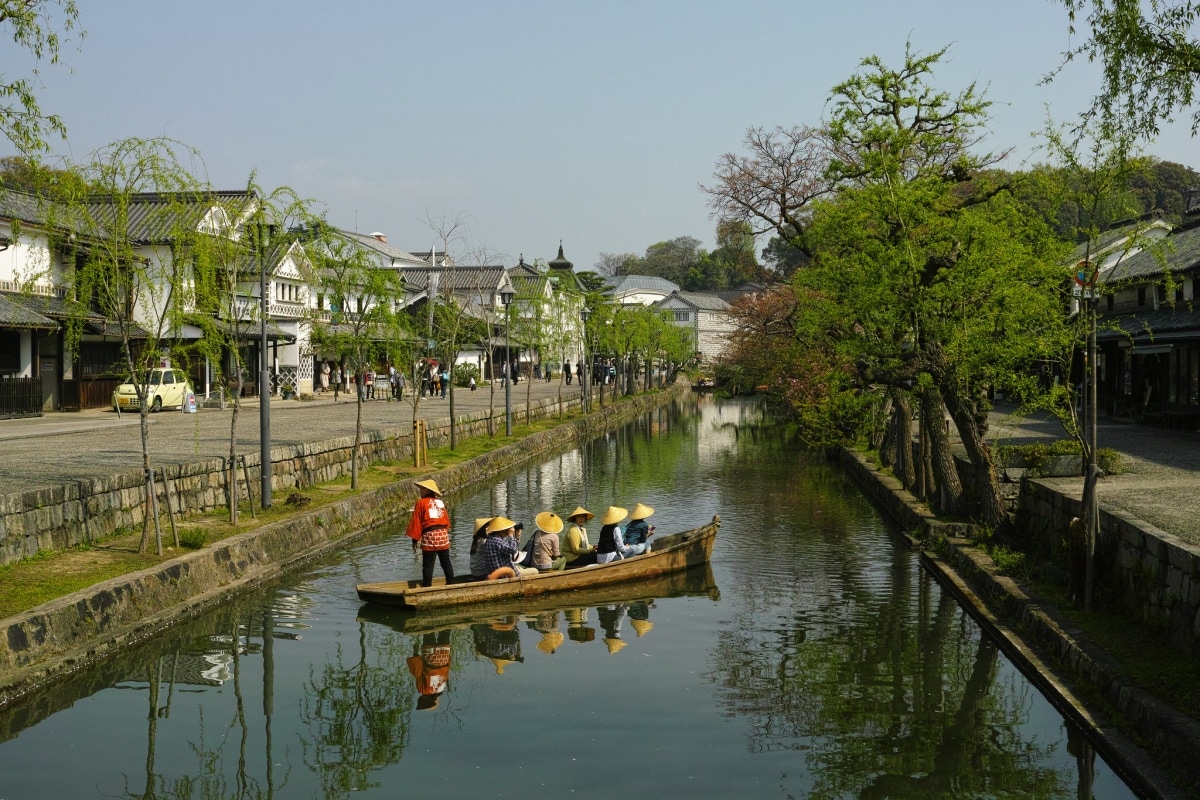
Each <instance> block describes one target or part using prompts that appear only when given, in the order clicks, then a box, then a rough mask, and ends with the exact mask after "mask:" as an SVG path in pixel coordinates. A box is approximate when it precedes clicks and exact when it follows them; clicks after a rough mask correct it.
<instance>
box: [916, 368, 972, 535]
mask: <svg viewBox="0 0 1200 800" xmlns="http://www.w3.org/2000/svg"><path fill="white" fill-rule="evenodd" d="M945 409H946V406H945V404H944V403H943V402H942V396H941V394H940V393H939V392H938V390H937V389H936V388H934V387H930V388H929V389H926V390H925V391H924V392H922V394H921V418H922V419H923V420H924V421H925V426H924V430H925V434H926V437H927V439H928V441H929V459H930V462H931V463H930V466H931V467H932V469H933V477H934V481H935V482H936V484H937V502H936V503H935V507H936V508H938V509H940V510H942V511H946V512H949V513H951V514H957V513H960V512H962V510H963V508H962V505H963V487H962V481H960V480H959V478H958V467H957V466H955V463H954V452H953V451H952V450H951V447H950V435H949V433H948V432H947V431H946V424H945ZM930 494H931V495H932V494H934V492H933V491H930Z"/></svg>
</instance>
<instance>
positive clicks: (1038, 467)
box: [995, 439, 1124, 476]
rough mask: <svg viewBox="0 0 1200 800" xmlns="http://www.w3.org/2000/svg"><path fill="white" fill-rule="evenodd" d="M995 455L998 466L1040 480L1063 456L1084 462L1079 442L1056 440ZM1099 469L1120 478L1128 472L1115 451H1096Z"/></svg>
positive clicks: (999, 448) (1004, 447)
mask: <svg viewBox="0 0 1200 800" xmlns="http://www.w3.org/2000/svg"><path fill="white" fill-rule="evenodd" d="M995 453H996V463H997V464H1001V465H1004V466H1011V467H1023V468H1024V469H1026V470H1027V471H1028V473H1029V474H1030V475H1032V476H1038V475H1041V474H1043V473H1044V472H1045V470H1046V468H1047V466H1048V465H1049V464H1050V462H1051V461H1052V460H1053V459H1056V458H1059V457H1062V456H1074V457H1076V458H1082V457H1083V456H1082V453H1083V448H1082V446H1081V445H1080V443H1079V442H1078V441H1077V440H1075V439H1055V440H1054V441H1052V442H1033V443H1030V444H1019V445H1018V444H1003V445H999V446H997V447H996V448H995ZM1096 465H1097V466H1098V467H1099V468H1100V469H1101V470H1103V471H1104V474H1106V475H1119V474H1121V473H1122V472H1124V462H1123V457H1122V456H1121V453H1120V452H1119V451H1117V450H1114V449H1112V448H1111V447H1101V448H1099V449H1097V450H1096Z"/></svg>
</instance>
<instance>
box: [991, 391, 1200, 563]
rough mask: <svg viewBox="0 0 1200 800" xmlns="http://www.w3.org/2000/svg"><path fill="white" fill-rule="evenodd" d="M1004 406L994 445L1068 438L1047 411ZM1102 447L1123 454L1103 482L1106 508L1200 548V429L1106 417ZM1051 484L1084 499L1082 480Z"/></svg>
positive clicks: (994, 417) (994, 425)
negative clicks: (1017, 410) (1021, 411)
mask: <svg viewBox="0 0 1200 800" xmlns="http://www.w3.org/2000/svg"><path fill="white" fill-rule="evenodd" d="M1014 410H1015V408H1014V407H1013V406H1010V405H1005V404H998V405H997V407H996V408H995V409H994V410H993V411H992V414H991V418H990V420H989V425H990V430H989V439H990V441H991V442H992V444H993V445H1004V444H1029V443H1032V442H1038V441H1045V442H1050V441H1053V440H1056V439H1062V438H1065V437H1066V434H1065V432H1064V431H1063V428H1062V425H1061V424H1060V423H1059V422H1058V421H1057V420H1055V419H1053V418H1051V417H1049V416H1047V415H1042V414H1035V415H1029V416H1020V415H1016V414H1014V413H1013V412H1014ZM1097 438H1098V439H1099V442H1100V447H1101V448H1111V449H1113V450H1116V451H1117V452H1119V453H1120V454H1121V464H1122V467H1121V471H1120V473H1119V474H1116V475H1106V476H1104V477H1103V478H1101V479H1100V481H1099V483H1098V484H1097V492H1098V497H1099V500H1100V503H1101V505H1102V506H1104V507H1107V508H1108V509H1109V510H1113V511H1117V512H1120V513H1122V514H1124V515H1125V516H1129V517H1134V518H1136V519H1140V520H1143V521H1145V522H1148V523H1150V524H1151V525H1153V526H1154V527H1156V528H1158V529H1160V530H1162V531H1165V532H1166V533H1169V534H1172V535H1173V536H1176V537H1178V538H1179V539H1180V540H1182V541H1184V542H1187V543H1188V544H1191V545H1193V546H1200V433H1195V432H1191V431H1174V430H1164V429H1161V428H1153V427H1150V426H1147V425H1141V424H1135V423H1132V422H1129V421H1127V420H1119V419H1111V418H1101V419H1100V420H1099V422H1098V423H1097ZM1042 482H1043V483H1045V484H1046V485H1047V486H1049V487H1050V488H1052V489H1054V490H1056V491H1058V492H1061V493H1062V494H1064V495H1069V496H1072V497H1080V496H1081V495H1082V494H1083V479H1082V478H1046V479H1043V480H1042Z"/></svg>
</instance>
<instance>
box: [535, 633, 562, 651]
mask: <svg viewBox="0 0 1200 800" xmlns="http://www.w3.org/2000/svg"><path fill="white" fill-rule="evenodd" d="M565 639H566V637H565V636H563V635H562V633H560V632H559V631H550V632H549V633H543V634H542V640H541V641H540V642H538V643H537V649H538V650H541V651H542V652H543V653H546V654H547V655H551V654H553V653H554V651H555V650H557V649H558V648H560V647H562V643H563V641H564V640H565Z"/></svg>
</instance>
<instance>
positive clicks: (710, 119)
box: [39, 0, 1200, 270]
mask: <svg viewBox="0 0 1200 800" xmlns="http://www.w3.org/2000/svg"><path fill="white" fill-rule="evenodd" d="M79 4H80V14H81V24H82V27H83V28H84V29H85V30H87V32H88V35H87V37H86V38H85V39H84V40H83V41H82V42H81V43H80V44H79V46H78V49H76V48H75V47H72V48H70V49H68V51H67V52H66V53H65V54H64V62H66V64H67V65H68V67H69V69H63V68H60V67H47V68H45V69H44V70H43V80H44V86H43V87H42V88H41V89H40V95H39V96H40V97H41V99H42V103H43V107H44V109H46V110H47V111H51V112H54V113H58V114H60V115H61V116H62V117H63V119H64V121H65V122H66V124H67V126H68V130H69V134H68V140H67V141H66V142H55V143H53V144H54V147H55V150H56V152H57V153H58V154H67V155H69V156H71V157H72V158H74V159H76V160H83V159H85V158H86V156H87V155H88V153H89V152H91V151H92V150H94V149H95V148H97V147H99V146H101V145H104V144H106V143H108V142H111V141H114V140H116V139H120V138H123V137H127V136H143V137H149V136H156V135H166V136H170V137H172V138H175V139H178V140H181V141H183V142H185V143H187V144H188V145H191V146H193V147H196V148H199V149H200V151H201V153H202V155H203V157H204V160H205V163H206V166H207V170H208V174H209V179H210V180H211V182H212V183H213V185H214V186H215V187H216V188H220V189H236V188H242V187H244V186H245V183H246V178H247V176H248V175H249V173H250V172H251V170H257V171H258V176H259V180H260V183H261V184H262V185H264V186H265V187H267V188H268V189H269V188H272V187H274V186H279V185H289V186H292V187H293V188H295V189H296V190H298V191H299V192H300V193H301V194H302V195H304V196H307V197H311V198H315V199H317V200H319V201H321V203H322V204H323V205H324V207H325V208H326V210H327V213H328V216H329V219H330V221H331V222H332V223H333V224H335V225H338V226H340V227H345V228H352V229H356V230H359V231H362V232H372V231H381V232H384V233H386V234H387V235H388V239H389V241H390V242H391V243H392V244H395V245H397V246H399V247H402V248H405V249H408V250H428V249H429V248H430V247H431V246H432V245H433V244H434V243H435V241H436V237H435V235H434V234H433V233H432V231H431V230H430V228H429V227H428V226H427V225H426V224H425V222H424V219H425V218H426V217H427V216H431V217H440V216H446V217H454V216H457V215H460V214H465V215H468V218H469V223H470V226H469V231H468V235H469V237H470V239H471V241H472V243H473V245H474V246H475V247H484V248H488V249H490V250H493V251H495V252H497V253H501V254H503V255H504V259H502V260H505V261H507V262H508V263H515V261H516V259H517V257H518V256H519V255H521V254H524V256H525V257H526V259H527V260H533V259H534V258H544V259H547V260H548V259H551V258H553V257H554V255H555V252H556V249H557V246H558V242H559V240H560V239H561V240H562V241H563V244H564V247H565V251H566V255H567V257H568V258H569V259H571V260H572V261H573V262H574V263H575V268H576V269H580V270H581V269H591V268H592V267H593V265H594V264H595V263H596V261H597V260H598V258H599V254H600V253H602V252H610V253H627V252H632V253H638V254H643V253H644V252H645V250H646V248H647V247H648V246H649V245H651V244H653V243H655V242H659V241H663V240H667V239H672V238H675V237H677V236H693V237H695V238H697V239H700V240H701V241H702V242H703V246H705V247H708V248H711V247H712V246H713V231H714V228H715V220H713V219H711V218H710V216H709V210H708V207H707V205H706V202H705V197H704V196H703V195H702V194H701V193H700V191H699V190H698V188H697V185H698V184H700V183H708V182H711V177H712V171H713V166H714V164H715V163H716V161H717V159H718V158H719V157H720V155H721V154H722V153H725V152H728V151H736V150H738V149H740V145H741V140H742V137H743V134H744V133H745V130H746V129H747V128H748V127H750V126H755V125H763V126H767V127H771V126H775V125H782V126H790V125H794V124H801V123H804V124H818V123H820V122H821V119H822V115H823V114H824V112H825V101H826V98H827V97H828V94H829V89H830V88H831V87H832V86H833V85H834V84H836V83H838V82H840V81H842V80H845V79H846V78H848V77H849V76H850V75H851V74H852V73H853V72H854V70H855V68H856V67H857V66H858V63H859V62H860V61H861V60H862V59H863V58H865V57H867V56H870V55H878V56H880V57H881V58H882V59H884V61H885V62H886V63H888V64H892V65H899V64H900V63H901V60H902V58H903V53H904V46H905V41H906V40H911V42H912V45H913V47H914V49H915V50H917V51H919V52H921V53H928V52H930V51H933V50H936V49H938V48H940V47H943V46H945V45H951V46H952V49H951V51H950V54H949V60H948V61H947V62H945V63H944V65H943V66H942V68H941V69H940V71H939V72H938V73H937V74H936V75H935V77H934V83H935V84H936V85H937V86H938V87H939V88H943V89H946V90H950V91H957V90H958V89H961V88H963V87H964V86H966V85H967V84H969V83H970V82H972V81H974V82H977V83H978V84H979V85H980V86H984V87H986V88H987V95H988V97H989V98H990V99H991V100H993V101H994V102H995V104H996V105H995V106H994V108H993V112H994V122H993V125H992V137H991V139H990V141H989V144H990V146H991V147H992V148H993V149H1006V148H1014V150H1015V152H1014V156H1013V158H1012V159H1011V160H1010V161H1009V163H1008V166H1009V167H1010V168H1013V169H1015V168H1019V167H1020V165H1021V163H1022V162H1023V161H1024V160H1025V159H1029V158H1032V159H1034V160H1036V159H1037V156H1036V154H1035V147H1036V142H1035V140H1034V139H1033V138H1032V134H1033V132H1035V131H1037V130H1039V129H1041V128H1042V126H1043V122H1044V120H1045V115H1046V108H1047V106H1049V108H1050V110H1051V112H1052V113H1053V114H1054V115H1055V117H1057V118H1058V119H1061V120H1071V119H1074V118H1075V117H1076V115H1077V114H1078V113H1079V111H1080V110H1081V109H1082V108H1084V107H1085V105H1086V104H1087V101H1088V100H1089V99H1090V97H1091V96H1092V95H1093V94H1094V93H1095V91H1096V89H1097V87H1098V77H1097V70H1096V68H1095V67H1093V66H1091V65H1088V64H1086V63H1078V64H1072V65H1069V66H1068V67H1067V69H1066V72H1065V73H1064V74H1063V75H1062V76H1061V77H1060V78H1059V79H1057V80H1056V81H1055V82H1054V83H1053V84H1051V85H1049V86H1045V85H1039V84H1040V81H1041V79H1042V77H1043V76H1044V75H1045V74H1046V73H1048V72H1050V71H1051V70H1053V69H1054V68H1055V67H1056V66H1058V64H1059V63H1060V61H1061V54H1062V52H1063V51H1064V50H1066V49H1067V48H1068V47H1069V46H1070V44H1071V38H1070V36H1069V32H1068V23H1067V16H1066V12H1065V10H1064V9H1063V7H1062V6H1061V4H1059V3H1055V2H1051V1H1050V0H1007V2H1002V3H998V2H995V1H994V0H992V1H991V2H982V1H981V0H886V1H884V0H879V1H878V2H869V1H868V0H837V1H836V2H835V1H834V0H728V1H726V0H602V1H600V0H591V1H590V2H585V0H420V1H419V2H417V1H410V0H339V2H316V0H279V1H278V2H272V1H271V0H255V1H254V2H248V1H247V0H204V1H203V2H183V1H182V0H177V1H176V2H162V1H161V0H155V1H151V0H103V2H100V1H98V0H79ZM1185 116H1187V115H1185ZM1196 144H1197V143H1196V141H1194V140H1193V139H1192V138H1191V137H1190V135H1189V131H1188V129H1187V127H1186V125H1183V124H1180V125H1177V126H1173V127H1171V128H1170V129H1169V130H1168V131H1166V132H1165V133H1164V135H1163V136H1162V137H1161V138H1160V139H1159V141H1158V142H1156V143H1154V144H1153V145H1152V146H1150V147H1149V148H1148V150H1149V152H1151V153H1153V154H1154V155H1157V156H1159V157H1160V158H1165V159H1168V160H1172V161H1179V162H1182V163H1185V164H1189V165H1193V166H1195V165H1198V164H1200V158H1196ZM762 244H765V242H763V243H762Z"/></svg>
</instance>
